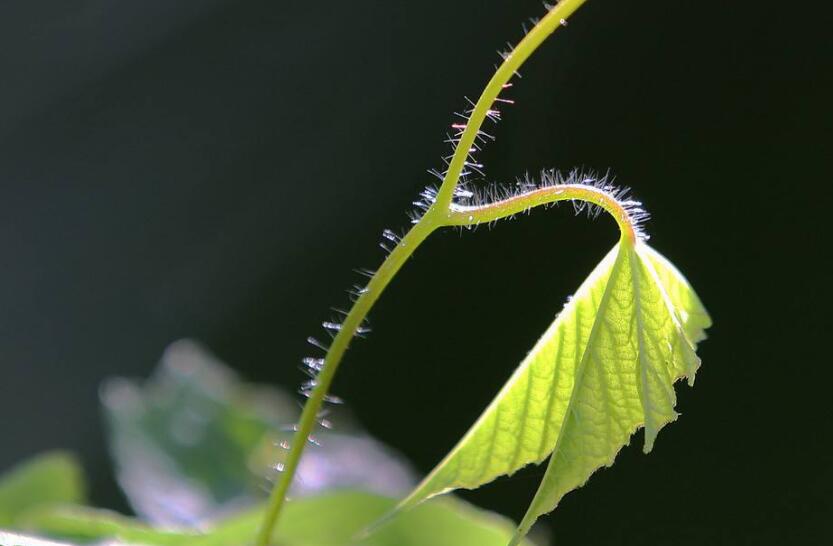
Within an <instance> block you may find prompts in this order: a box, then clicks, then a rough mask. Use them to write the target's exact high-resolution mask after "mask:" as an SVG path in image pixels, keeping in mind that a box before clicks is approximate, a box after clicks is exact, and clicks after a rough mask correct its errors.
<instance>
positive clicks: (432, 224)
mask: <svg viewBox="0 0 833 546" xmlns="http://www.w3.org/2000/svg"><path fill="white" fill-rule="evenodd" d="M584 2H585V0H561V2H560V3H559V4H558V5H557V6H556V7H554V8H553V9H552V10H550V12H549V13H547V15H546V16H544V18H542V19H541V21H540V22H538V24H536V25H535V27H534V28H533V29H532V30H531V31H530V32H529V33H528V34H527V35H526V36H525V37H524V38H523V40H521V42H520V43H519V44H518V45H517V46H516V47H515V49H514V51H513V52H512V53H511V54H509V55H508V56H507V57H506V58H505V59H504V61H503V63H502V64H501V65H500V67H499V68H498V70H497V71H496V72H495V74H494V76H492V78H491V79H490V80H489V83H488V84H487V85H486V87H485V89H484V90H483V93H482V94H481V95H480V98H479V99H478V100H477V103H476V104H475V106H474V109H473V111H472V113H471V116H470V117H469V120H468V123H467V124H466V128H465V129H464V130H463V133H462V134H461V136H460V140H459V142H458V143H457V145H456V147H455V150H454V155H453V157H452V159H451V162H450V163H449V167H448V170H447V172H446V174H445V176H444V178H443V182H442V185H441V186H440V189H439V190H438V193H437V198H436V199H435V201H434V204H433V206H432V207H431V208H430V209H429V210H428V212H426V213H425V215H424V216H423V217H422V218H421V219H420V220H419V222H417V223H416V224H415V225H414V226H413V227H412V228H411V230H410V231H409V232H408V233H407V234H406V235H405V237H404V238H403V239H402V240H401V241H400V242H399V244H397V245H396V247H395V248H394V249H393V250H392V252H391V253H390V254H388V256H387V258H386V259H385V261H384V262H383V263H382V265H381V267H380V268H379V270H378V271H377V272H376V274H375V275H373V277H372V278H371V279H370V282H369V283H368V284H367V287H366V288H365V290H364V291H363V292H362V294H360V295H359V297H358V299H357V300H356V302H355V303H354V304H353V307H352V308H351V309H350V312H349V313H348V314H347V317H346V318H345V319H344V322H343V323H342V325H341V329H340V330H339V331H338V333H337V334H336V336H335V338H334V339H333V342H332V345H331V346H330V348H329V350H328V351H327V354H326V356H325V358H324V364H323V366H322V368H321V372H320V373H319V374H318V376H317V377H316V385H315V388H314V389H313V390H312V392H311V393H310V396H309V399H308V400H307V402H306V404H305V405H304V409H303V411H302V412H301V418H300V421H299V424H298V430H297V432H296V433H295V437H294V442H293V443H292V446H291V448H290V450H289V454H288V455H287V459H286V462H285V463H284V468H283V473H282V474H281V476H280V479H279V480H278V482H277V483H276V484H275V487H274V488H273V489H272V493H271V494H270V496H269V501H268V503H267V506H266V511H265V513H264V516H263V523H262V526H261V528H260V530H259V532H258V536H257V539H256V542H255V544H256V546H267V545H268V544H269V542H270V540H271V537H272V532H273V529H274V527H275V524H276V523H277V521H278V516H279V515H280V512H281V508H282V507H283V504H284V502H285V500H286V494H287V492H288V491H289V487H290V485H291V484H292V478H293V477H294V475H295V472H296V470H297V468H298V463H299V462H300V460H301V455H302V454H303V451H304V448H305V447H306V444H307V441H308V438H309V435H310V434H311V433H312V429H313V427H314V426H315V423H316V422H317V419H318V415H319V413H320V411H321V405H322V403H323V402H324V398H325V396H326V394H327V392H328V391H329V389H330V385H331V384H332V381H333V377H334V376H335V372H336V370H337V369H338V365H339V363H340V362H341V359H342V357H343V356H344V352H345V351H346V350H347V347H348V346H349V345H350V340H351V339H352V338H353V336H354V335H356V332H357V330H358V328H359V327H360V326H361V324H362V322H363V321H364V320H365V318H366V317H367V314H368V312H370V309H371V308H372V307H373V304H374V303H375V302H376V300H378V299H379V296H381V295H382V292H383V291H384V289H385V288H386V287H387V285H388V284H389V283H390V281H391V280H392V279H393V277H394V276H395V275H396V273H397V272H398V271H399V269H400V268H401V267H402V265H403V264H404V263H405V261H406V260H407V259H408V258H409V257H410V256H411V254H413V253H414V251H415V250H416V249H417V247H418V246H419V245H420V244H421V243H422V242H423V241H424V240H425V239H426V238H427V237H428V235H430V234H431V233H432V232H433V231H434V230H435V229H437V228H439V227H441V226H445V225H469V224H466V223H465V222H463V223H460V217H458V216H456V214H457V212H456V211H455V207H454V206H453V205H452V200H453V197H454V188H455V187H456V186H457V182H458V180H459V179H460V174H461V173H462V171H463V167H464V166H465V163H466V160H467V159H468V156H469V151H470V150H471V148H472V146H473V145H474V141H475V139H476V138H477V136H478V135H479V134H480V127H481V126H482V125H483V122H484V120H485V119H486V116H487V114H488V113H489V109H490V108H491V107H492V104H493V103H494V101H495V99H496V98H497V96H498V94H500V92H501V91H502V90H503V87H504V85H505V84H507V83H508V81H509V79H510V78H511V77H512V76H513V75H514V74H515V73H516V71H517V70H518V69H519V68H520V66H521V65H522V64H523V63H524V61H525V60H526V59H527V58H528V57H529V56H530V55H531V54H532V52H534V51H535V50H536V49H537V48H538V46H539V45H540V44H541V43H542V42H543V41H544V40H545V39H546V38H547V36H549V35H550V34H552V33H553V32H554V31H555V29H557V28H558V27H559V26H560V25H562V24H566V22H565V21H566V19H567V17H569V16H570V15H571V14H572V13H573V12H574V11H575V10H576V9H578V7H579V6H581V5H582V4H583V3H584ZM576 198H580V197H576ZM564 199H569V197H564ZM593 202H595V201H593ZM542 203H543V202H542ZM596 204H599V205H600V206H602V207H604V205H603V204H602V203H596ZM529 206H535V205H534V204H531V205H529ZM523 208H528V207H527V206H524V207H523ZM504 209H505V210H511V206H510V207H508V208H506V207H504ZM499 210H503V209H501V207H498V209H494V210H493V209H490V208H489V207H488V206H486V207H483V210H482V215H483V218H486V217H488V216H489V215H490V214H492V213H493V212H496V211H499ZM606 210H607V209H606ZM478 214H480V213H478ZM511 214H514V213H513V212H507V213H506V214H504V215H503V216H499V217H504V216H507V215H511ZM474 216H475V215H474V214H473V213H472V214H471V217H472V220H471V221H472V222H474V223H480V222H481V221H490V220H485V219H484V220H479V219H478V220H476V221H475V220H474ZM468 217H469V216H468V215H467V216H466V217H465V218H468ZM455 222H457V223H455Z"/></svg>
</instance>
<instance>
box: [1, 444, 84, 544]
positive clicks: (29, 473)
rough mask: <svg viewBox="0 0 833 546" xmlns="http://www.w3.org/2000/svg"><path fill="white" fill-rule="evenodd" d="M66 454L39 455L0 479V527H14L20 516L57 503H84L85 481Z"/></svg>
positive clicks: (81, 471) (74, 461)
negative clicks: (34, 509)
mask: <svg viewBox="0 0 833 546" xmlns="http://www.w3.org/2000/svg"><path fill="white" fill-rule="evenodd" d="M83 474H84V473H83V470H82V469H81V466H80V465H79V464H78V461H77V460H76V459H75V457H73V456H72V455H70V454H69V453H65V452H61V451H55V452H50V453H45V454H42V455H38V456H36V457H34V458H32V459H30V460H28V461H26V462H24V463H22V464H20V465H18V466H16V467H14V468H12V469H11V470H9V471H8V472H6V473H5V474H3V475H2V476H0V527H6V528H12V527H14V528H17V521H18V519H19V518H20V516H21V515H23V514H24V513H25V512H27V511H28V510H31V509H33V508H36V507H39V506H43V505H49V504H56V503H70V504H71V503H76V504H77V503H83V502H84V501H85V494H84V489H85V488H84V478H83Z"/></svg>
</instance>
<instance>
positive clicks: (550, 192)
mask: <svg viewBox="0 0 833 546" xmlns="http://www.w3.org/2000/svg"><path fill="white" fill-rule="evenodd" d="M559 201H585V202H587V203H592V204H594V205H597V206H599V207H601V208H602V209H603V210H604V211H605V212H607V213H608V214H610V215H611V216H613V218H614V219H615V220H616V223H617V224H618V226H619V231H621V232H622V237H623V238H625V239H627V240H628V241H630V242H631V243H633V242H635V241H636V238H637V237H636V227H635V225H634V221H633V219H632V218H631V216H630V213H629V212H628V207H627V203H623V202H620V201H619V200H618V199H617V198H616V196H615V195H613V194H612V193H611V192H609V191H606V190H604V189H601V188H596V187H593V186H588V185H585V184H556V185H552V186H546V187H543V188H538V189H535V190H531V191H528V192H525V193H521V194H518V195H513V196H511V197H508V198H506V199H502V200H500V201H495V202H493V203H486V204H484V205H477V206H462V205H456V204H454V203H452V204H451V206H450V207H449V212H448V214H447V215H446V222H445V225H446V226H473V225H478V224H484V223H487V222H494V221H495V220H501V219H503V218H507V217H509V216H512V215H514V214H518V213H521V212H525V211H527V210H529V209H532V208H534V207H538V206H541V205H550V204H552V203H557V202H559Z"/></svg>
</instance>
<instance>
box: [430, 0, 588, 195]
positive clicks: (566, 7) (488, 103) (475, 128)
mask: <svg viewBox="0 0 833 546" xmlns="http://www.w3.org/2000/svg"><path fill="white" fill-rule="evenodd" d="M584 2H585V0H561V2H559V3H558V5H556V6H555V7H554V8H553V9H551V10H550V11H549V13H547V14H546V15H545V16H544V17H543V18H542V19H541V20H540V21H539V22H538V24H536V25H535V26H534V27H533V28H532V30H530V31H529V33H527V35H526V36H524V38H523V40H521V41H520V42H519V43H518V45H517V46H515V49H513V50H512V52H511V53H510V54H509V55H508V56H507V57H506V58H505V59H504V60H503V63H502V64H501V65H500V67H498V69H497V71H496V72H495V74H494V75H493V76H492V78H491V79H490V80H489V83H487V84H486V87H485V88H484V89H483V92H482V93H481V94H480V98H479V99H477V103H476V104H475V105H474V108H473V109H472V112H471V115H470V116H469V120H468V123H467V124H466V128H465V130H464V131H463V133H462V134H461V135H460V140H459V142H458V143H457V147H456V148H455V149H454V155H453V156H452V158H451V161H450V162H449V164H448V170H447V171H446V173H445V177H443V183H442V185H441V186H440V190H439V192H438V193H437V206H439V207H440V208H447V207H448V206H449V205H450V204H451V200H452V198H453V197H454V188H455V187H456V186H457V181H458V180H459V179H460V173H462V172H463V167H465V165H466V160H467V159H468V156H469V151H470V150H471V149H472V146H473V145H474V143H475V139H476V138H477V136H478V134H479V133H480V127H482V126H483V122H484V121H485V119H486V116H487V115H488V113H489V109H490V108H492V105H493V104H494V102H495V99H496V98H497V97H498V95H499V94H500V92H501V91H503V87H504V85H506V84H507V83H509V80H510V79H511V78H512V76H514V75H515V74H516V73H517V71H518V69H519V68H520V67H521V65H522V64H523V63H524V61H526V60H527V58H529V56H530V55H532V53H533V52H534V51H535V50H536V49H538V46H539V45H541V43H542V42H543V41H544V40H545V39H546V38H547V37H548V36H549V35H550V34H552V33H553V32H555V29H557V28H558V27H560V26H562V25H566V24H567V18H568V17H569V16H570V15H572V14H573V12H574V11H576V10H577V9H578V8H579V7H580V6H581V5H582V4H584Z"/></svg>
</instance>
